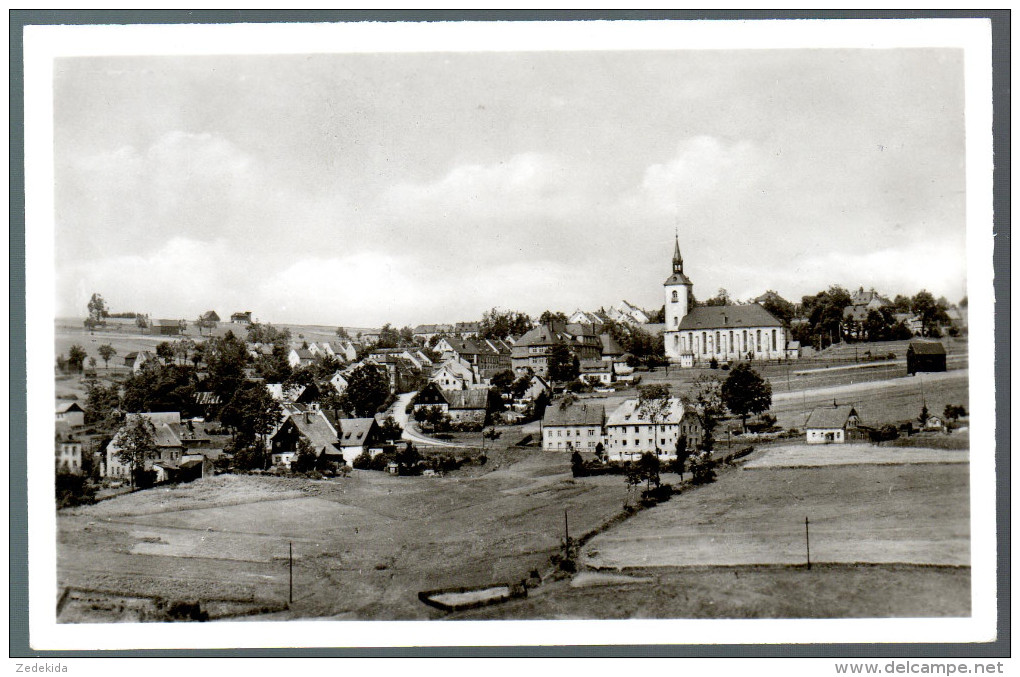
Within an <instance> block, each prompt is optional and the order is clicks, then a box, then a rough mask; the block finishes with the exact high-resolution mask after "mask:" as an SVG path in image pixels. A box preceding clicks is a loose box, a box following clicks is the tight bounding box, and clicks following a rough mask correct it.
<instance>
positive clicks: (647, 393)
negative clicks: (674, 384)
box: [637, 384, 670, 458]
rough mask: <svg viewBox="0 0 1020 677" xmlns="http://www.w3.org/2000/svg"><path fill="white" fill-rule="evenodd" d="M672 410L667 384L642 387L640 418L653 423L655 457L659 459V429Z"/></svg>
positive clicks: (639, 398)
mask: <svg viewBox="0 0 1020 677" xmlns="http://www.w3.org/2000/svg"><path fill="white" fill-rule="evenodd" d="M669 409H670V393H669V386H667V385H665V384H651V385H646V386H641V388H640V389H639V390H638V407H637V413H638V416H641V417H642V418H647V419H648V420H649V421H651V423H652V435H653V436H654V438H655V456H656V458H658V456H659V454H660V449H659V434H658V427H659V426H660V425H662V422H663V421H665V420H666V417H667V416H668V415H669Z"/></svg>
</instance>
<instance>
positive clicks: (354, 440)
mask: <svg viewBox="0 0 1020 677" xmlns="http://www.w3.org/2000/svg"><path fill="white" fill-rule="evenodd" d="M374 425H377V424H376V422H375V419H374V418H345V419H343V420H341V421H340V433H339V438H340V446H341V447H360V446H361V445H363V444H364V443H365V442H366V441H367V440H368V438H369V434H370V433H371V431H372V426H374Z"/></svg>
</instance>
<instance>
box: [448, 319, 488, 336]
mask: <svg viewBox="0 0 1020 677" xmlns="http://www.w3.org/2000/svg"><path fill="white" fill-rule="evenodd" d="M481 330H482V324H481V322H458V323H457V324H455V325H454V326H453V333H454V334H456V335H457V336H459V337H460V338H471V337H472V336H477V335H478V332H480V331H481Z"/></svg>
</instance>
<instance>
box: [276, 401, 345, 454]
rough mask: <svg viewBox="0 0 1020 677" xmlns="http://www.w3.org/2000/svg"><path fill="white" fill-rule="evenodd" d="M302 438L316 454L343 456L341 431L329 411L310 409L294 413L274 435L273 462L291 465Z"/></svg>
mask: <svg viewBox="0 0 1020 677" xmlns="http://www.w3.org/2000/svg"><path fill="white" fill-rule="evenodd" d="M302 440H303V441H304V442H306V443H307V444H308V446H309V448H310V449H311V450H312V451H313V452H315V455H316V456H321V455H322V454H326V455H327V456H335V457H336V460H338V461H339V460H340V459H341V458H342V457H343V455H342V453H341V451H340V448H339V445H338V443H339V438H338V435H337V431H336V429H335V428H334V427H333V426H332V425H331V424H330V422H329V420H328V419H327V418H326V416H325V414H323V413H322V412H321V411H312V410H306V411H300V412H297V413H291V414H290V415H289V416H288V417H287V419H286V420H285V421H284V422H283V425H281V426H280V428H279V430H277V431H276V433H274V434H273V436H272V437H271V438H270V449H271V452H270V453H271V456H272V462H273V465H274V466H282V467H286V468H289V467H290V466H291V464H292V463H293V461H294V459H295V458H296V457H297V452H298V449H299V444H300V443H301V441H302Z"/></svg>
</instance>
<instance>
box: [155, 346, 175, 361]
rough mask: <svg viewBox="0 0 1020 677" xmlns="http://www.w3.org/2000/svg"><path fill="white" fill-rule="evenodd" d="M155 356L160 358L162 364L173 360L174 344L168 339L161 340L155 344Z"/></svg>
mask: <svg viewBox="0 0 1020 677" xmlns="http://www.w3.org/2000/svg"><path fill="white" fill-rule="evenodd" d="M156 357H158V358H159V359H160V360H162V362H163V364H170V363H171V362H173V361H174V345H173V344H172V343H170V342H169V341H163V342H162V343H160V344H158V345H157V346H156Z"/></svg>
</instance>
